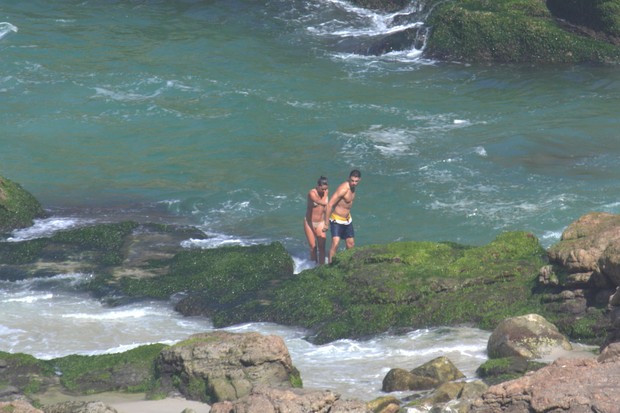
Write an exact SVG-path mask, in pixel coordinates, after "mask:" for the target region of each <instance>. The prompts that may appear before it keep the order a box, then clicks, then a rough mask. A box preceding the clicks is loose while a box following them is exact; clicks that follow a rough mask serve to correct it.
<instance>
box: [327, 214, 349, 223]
mask: <svg viewBox="0 0 620 413" xmlns="http://www.w3.org/2000/svg"><path fill="white" fill-rule="evenodd" d="M329 219H331V220H333V221H344V222H348V221H350V220H351V214H348V215H347V216H346V218H345V217H341V216H340V215H338V214H336V213H334V212H332V214H331V215H330V216H329Z"/></svg>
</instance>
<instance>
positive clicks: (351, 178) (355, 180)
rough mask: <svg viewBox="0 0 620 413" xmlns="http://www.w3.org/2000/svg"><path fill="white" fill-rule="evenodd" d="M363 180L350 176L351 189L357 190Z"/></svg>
mask: <svg viewBox="0 0 620 413" xmlns="http://www.w3.org/2000/svg"><path fill="white" fill-rule="evenodd" d="M360 180H361V178H358V177H357V176H350V177H349V186H350V187H351V188H355V187H356V186H357V184H359V183H360Z"/></svg>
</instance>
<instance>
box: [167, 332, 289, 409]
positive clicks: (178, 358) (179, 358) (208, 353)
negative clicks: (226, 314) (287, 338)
mask: <svg viewBox="0 0 620 413" xmlns="http://www.w3.org/2000/svg"><path fill="white" fill-rule="evenodd" d="M157 370H158V371H159V373H160V376H161V381H162V383H163V385H164V386H165V385H169V386H170V387H176V388H177V389H178V390H179V391H181V393H182V394H183V395H184V396H186V397H187V398H189V399H192V400H201V401H205V402H208V403H213V402H220V401H224V400H228V401H233V400H237V399H239V398H241V397H244V396H247V395H249V394H250V393H251V392H252V390H253V389H254V388H255V387H257V386H268V387H275V388H285V389H290V388H293V387H301V377H300V375H299V372H298V371H297V369H296V368H295V367H294V366H293V363H292V361H291V356H290V354H289V352H288V349H287V348H286V345H285V344H284V341H283V340H282V338H281V337H278V336H271V335H270V336H265V335H261V334H259V333H244V334H236V333H229V332H225V331H216V332H211V333H203V334H195V335H193V336H191V337H190V338H189V339H187V340H185V341H182V342H180V343H178V344H175V345H174V346H172V347H170V348H168V349H165V350H163V351H162V352H161V353H160V355H159V358H158V360H157Z"/></svg>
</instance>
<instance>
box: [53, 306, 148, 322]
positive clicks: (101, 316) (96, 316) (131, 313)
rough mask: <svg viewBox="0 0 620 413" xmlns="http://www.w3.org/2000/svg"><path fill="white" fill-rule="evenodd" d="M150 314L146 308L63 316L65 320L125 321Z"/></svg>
mask: <svg viewBox="0 0 620 413" xmlns="http://www.w3.org/2000/svg"><path fill="white" fill-rule="evenodd" d="M149 314H150V313H149V312H148V311H147V310H146V309H144V308H134V309H129V310H119V311H111V312H105V313H73V314H63V315H62V316H61V317H63V318H71V319H79V320H93V321H100V320H111V321H114V320H119V321H123V320H125V319H128V318H144V317H146V316H147V315H149Z"/></svg>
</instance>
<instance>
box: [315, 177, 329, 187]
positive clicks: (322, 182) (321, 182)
mask: <svg viewBox="0 0 620 413" xmlns="http://www.w3.org/2000/svg"><path fill="white" fill-rule="evenodd" d="M316 184H317V185H318V186H323V185H327V178H326V177H324V176H321V177H320V178H319V180H318V181H316Z"/></svg>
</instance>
